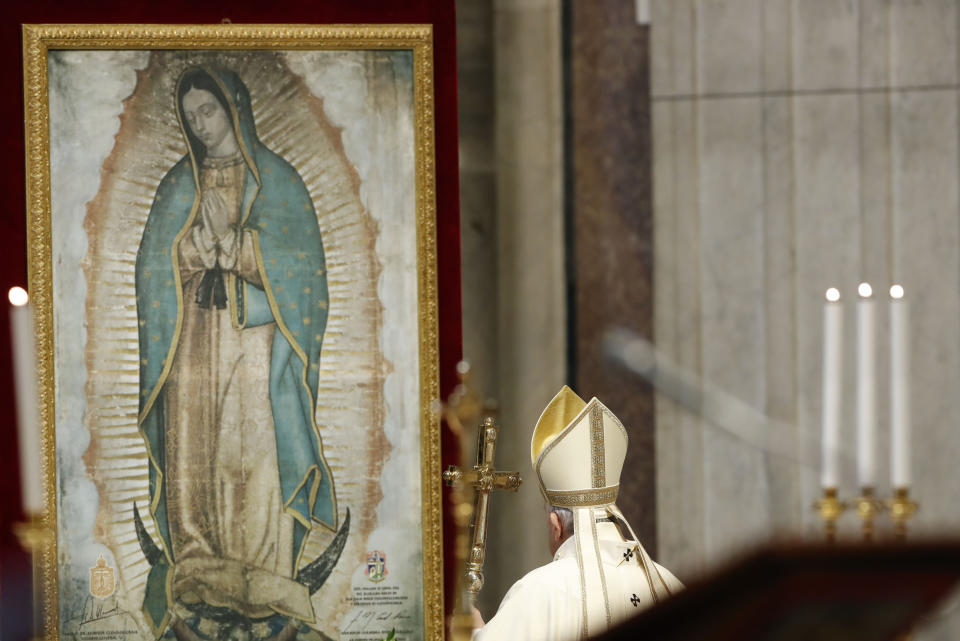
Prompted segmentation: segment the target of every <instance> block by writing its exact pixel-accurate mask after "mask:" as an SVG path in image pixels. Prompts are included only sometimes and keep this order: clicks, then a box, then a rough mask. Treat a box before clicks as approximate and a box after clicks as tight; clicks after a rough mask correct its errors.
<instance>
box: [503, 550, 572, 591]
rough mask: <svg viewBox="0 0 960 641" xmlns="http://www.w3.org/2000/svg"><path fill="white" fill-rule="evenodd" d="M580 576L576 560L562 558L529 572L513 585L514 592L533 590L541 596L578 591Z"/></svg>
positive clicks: (511, 589)
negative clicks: (570, 590) (571, 590)
mask: <svg viewBox="0 0 960 641" xmlns="http://www.w3.org/2000/svg"><path fill="white" fill-rule="evenodd" d="M579 581H580V574H579V569H578V567H577V560H576V558H570V557H562V558H559V559H555V560H553V561H550V562H549V563H547V564H545V565H541V566H540V567H538V568H534V569H533V570H530V571H529V572H527V573H526V574H525V575H523V578H521V579H520V580H519V581H517V582H516V583H514V584H513V587H511V588H510V592H513V591H514V590H528V589H529V590H535V591H537V592H539V593H541V594H555V593H560V592H565V591H567V590H568V589H573V588H576V589H579V585H580V583H579Z"/></svg>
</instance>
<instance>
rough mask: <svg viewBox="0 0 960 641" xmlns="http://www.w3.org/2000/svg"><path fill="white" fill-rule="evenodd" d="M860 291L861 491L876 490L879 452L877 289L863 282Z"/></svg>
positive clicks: (858, 369)
mask: <svg viewBox="0 0 960 641" xmlns="http://www.w3.org/2000/svg"><path fill="white" fill-rule="evenodd" d="M857 292H858V293H859V294H860V300H858V301H857V481H858V482H859V484H860V487H861V488H872V487H873V484H874V478H875V476H876V474H875V472H876V449H877V447H876V438H877V421H876V380H875V379H876V371H875V370H876V357H875V354H874V347H875V342H876V341H875V340H874V334H875V328H874V309H873V300H872V299H871V296H872V295H873V289H872V288H871V287H870V285H869V284H868V283H860V286H859V287H858V288H857Z"/></svg>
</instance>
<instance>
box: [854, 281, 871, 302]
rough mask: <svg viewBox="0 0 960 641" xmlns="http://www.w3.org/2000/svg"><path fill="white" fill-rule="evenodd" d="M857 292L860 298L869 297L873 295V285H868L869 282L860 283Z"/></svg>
mask: <svg viewBox="0 0 960 641" xmlns="http://www.w3.org/2000/svg"><path fill="white" fill-rule="evenodd" d="M857 293H858V294H860V298H870V297H871V296H873V287H870V283H860V286H859V287H857Z"/></svg>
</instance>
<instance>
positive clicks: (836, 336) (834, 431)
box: [820, 287, 843, 489]
mask: <svg viewBox="0 0 960 641" xmlns="http://www.w3.org/2000/svg"><path fill="white" fill-rule="evenodd" d="M842 336H843V307H842V306H841V305H840V292H839V291H837V289H836V288H834V287H831V288H830V289H828V290H827V302H826V303H825V304H824V306H823V408H822V411H823V415H822V416H823V419H822V427H823V440H822V443H821V445H822V448H823V449H822V451H821V457H820V465H821V467H820V485H821V486H823V488H824V489H826V488H836V487H837V482H838V479H837V477H838V475H839V474H838V472H839V463H840V460H839V456H840V448H839V446H840V386H841V381H842V378H843V377H842V373H843V352H842V349H841V341H842Z"/></svg>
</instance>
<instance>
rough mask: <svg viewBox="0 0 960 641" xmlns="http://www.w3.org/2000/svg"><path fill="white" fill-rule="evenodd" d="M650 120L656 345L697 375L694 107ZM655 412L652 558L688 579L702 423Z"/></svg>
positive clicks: (699, 535)
mask: <svg viewBox="0 0 960 641" xmlns="http://www.w3.org/2000/svg"><path fill="white" fill-rule="evenodd" d="M652 120H653V136H654V140H653V148H654V153H653V164H654V170H653V175H654V191H653V197H654V233H655V235H656V236H655V240H654V255H655V267H654V274H655V278H656V282H655V287H654V292H655V297H656V303H655V306H654V313H655V315H656V316H655V319H654V323H655V336H656V344H657V349H658V350H660V351H661V352H662V353H664V354H665V355H666V356H667V357H668V358H670V359H672V360H673V361H674V362H676V363H678V364H679V365H680V366H682V367H684V368H686V369H688V370H690V371H692V372H695V373H697V374H699V372H700V328H699V324H700V311H699V310H700V259H699V252H698V251H691V248H694V247H697V246H698V244H699V239H700V201H699V187H698V184H699V157H698V148H699V143H698V140H697V131H698V126H697V120H698V116H697V105H696V103H694V102H693V101H672V100H670V101H663V102H656V103H654V105H653V114H652ZM658 150H662V151H658ZM656 410H657V425H656V451H657V466H656V473H657V533H658V535H657V540H658V552H659V559H658V560H659V562H661V563H662V564H664V565H665V566H667V567H669V568H670V569H671V570H672V571H674V572H675V573H676V574H677V576H678V577H681V579H682V580H689V579H690V578H692V577H695V576H697V575H698V574H700V573H702V572H703V570H704V556H703V555H702V554H701V553H700V550H702V549H703V547H704V546H705V544H706V543H705V534H706V527H705V511H704V504H703V493H704V484H703V465H702V460H703V425H702V423H701V421H700V419H699V417H697V416H695V415H692V414H691V413H690V412H689V411H687V410H685V409H683V408H680V407H678V406H676V405H674V404H673V403H672V402H671V401H670V400H669V399H666V398H665V397H663V396H658V397H657V399H656ZM661 537H664V538H661Z"/></svg>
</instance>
